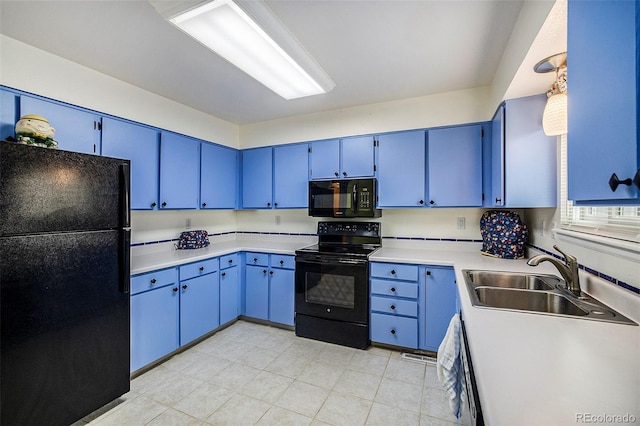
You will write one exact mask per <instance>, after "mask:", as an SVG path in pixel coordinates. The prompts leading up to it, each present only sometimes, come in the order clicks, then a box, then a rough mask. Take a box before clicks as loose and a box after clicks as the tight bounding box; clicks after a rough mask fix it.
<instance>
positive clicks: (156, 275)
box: [131, 268, 178, 295]
mask: <svg viewBox="0 0 640 426" xmlns="http://www.w3.org/2000/svg"><path fill="white" fill-rule="evenodd" d="M177 280H178V275H177V274H176V268H170V269H162V270H159V271H153V272H147V273H146V274H141V275H135V276H133V277H131V294H132V295H133V294H136V293H141V292H143V291H147V290H151V289H154V288H160V287H164V286H166V285H169V284H174V283H175V282H176V281H177Z"/></svg>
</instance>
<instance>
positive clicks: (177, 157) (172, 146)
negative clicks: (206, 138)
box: [160, 132, 200, 209]
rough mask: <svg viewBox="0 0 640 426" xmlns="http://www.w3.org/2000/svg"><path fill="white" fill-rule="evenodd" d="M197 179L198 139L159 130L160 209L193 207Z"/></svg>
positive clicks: (196, 194) (198, 178)
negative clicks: (160, 134)
mask: <svg viewBox="0 0 640 426" xmlns="http://www.w3.org/2000/svg"><path fill="white" fill-rule="evenodd" d="M199 181H200V141H198V140H196V139H191V138H188V137H186V136H182V135H178V134H175V133H171V132H162V138H161V141H160V208H162V209H196V208H198V194H199V192H200V188H199Z"/></svg>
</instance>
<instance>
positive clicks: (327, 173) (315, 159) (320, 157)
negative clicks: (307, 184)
mask: <svg viewBox="0 0 640 426" xmlns="http://www.w3.org/2000/svg"><path fill="white" fill-rule="evenodd" d="M310 146H311V151H310V155H309V177H310V178H311V179H338V178H339V177H340V139H330V140H326V141H317V142H311V144H310Z"/></svg>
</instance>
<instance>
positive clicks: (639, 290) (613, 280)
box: [527, 244, 640, 294]
mask: <svg viewBox="0 0 640 426" xmlns="http://www.w3.org/2000/svg"><path fill="white" fill-rule="evenodd" d="M527 247H530V248H533V249H536V250H538V251H541V252H543V253H544V254H548V255H549V256H553V257H555V258H556V259H559V260H563V258H561V257H560V256H559V255H558V254H556V253H553V252H550V251H549V250H545V249H543V248H542V247H538V246H534V245H533V244H527ZM578 267H579V268H580V269H582V270H583V271H585V272H588V273H590V274H591V275H595V276H596V277H599V278H602V279H603V280H607V281H609V282H610V283H612V284H615V285H618V286H620V287H622V288H624V289H626V290H629V291H631V292H633V293H635V294H640V288H636V287H634V286H632V285H630V284H627V283H626V282H624V281H621V280H619V279H617V278H614V277H612V276H611V275H607V274H604V273H602V272H599V271H596V270H595V269H592V268H589V267H588V266H585V265H583V264H581V263H579V264H578Z"/></svg>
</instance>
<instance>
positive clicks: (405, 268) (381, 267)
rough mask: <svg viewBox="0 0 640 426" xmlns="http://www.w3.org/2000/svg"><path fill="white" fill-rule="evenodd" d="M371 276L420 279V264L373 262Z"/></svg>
mask: <svg viewBox="0 0 640 426" xmlns="http://www.w3.org/2000/svg"><path fill="white" fill-rule="evenodd" d="M371 276H372V277H379V278H386V279H395V280H404V281H417V280H418V265H399V264H396V263H376V262H373V263H371Z"/></svg>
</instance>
